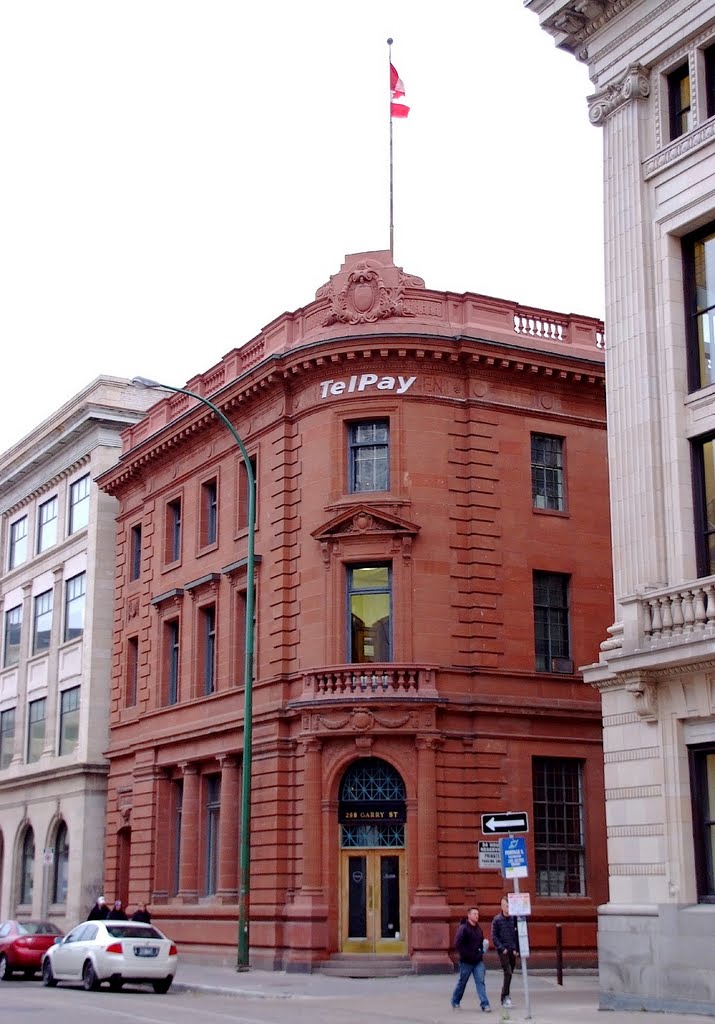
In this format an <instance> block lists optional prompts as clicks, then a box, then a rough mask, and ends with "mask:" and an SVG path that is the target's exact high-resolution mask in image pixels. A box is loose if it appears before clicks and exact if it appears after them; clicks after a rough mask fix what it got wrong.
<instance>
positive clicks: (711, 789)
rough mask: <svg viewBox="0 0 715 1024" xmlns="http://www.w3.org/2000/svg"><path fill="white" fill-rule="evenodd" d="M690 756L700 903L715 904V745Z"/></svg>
mask: <svg viewBox="0 0 715 1024" xmlns="http://www.w3.org/2000/svg"><path fill="white" fill-rule="evenodd" d="M688 754H689V757H690V789H691V801H692V809H693V837H694V843H695V848H694V852H695V878H696V883H697V891H698V901H699V902H700V903H715V744H712V743H709V744H707V745H703V746H697V747H690V748H689V751H688Z"/></svg>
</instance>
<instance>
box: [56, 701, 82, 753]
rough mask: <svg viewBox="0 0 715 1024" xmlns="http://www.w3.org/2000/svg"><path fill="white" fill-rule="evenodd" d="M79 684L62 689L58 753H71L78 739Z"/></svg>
mask: <svg viewBox="0 0 715 1024" xmlns="http://www.w3.org/2000/svg"><path fill="white" fill-rule="evenodd" d="M79 694H80V688H79V686H73V687H72V689H70V690H63V692H62V695H61V700H60V754H71V753H72V752H73V751H74V750H75V748H76V747H77V742H78V740H79Z"/></svg>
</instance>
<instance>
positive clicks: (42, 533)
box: [37, 496, 57, 555]
mask: <svg viewBox="0 0 715 1024" xmlns="http://www.w3.org/2000/svg"><path fill="white" fill-rule="evenodd" d="M56 543H57V496H55V497H54V498H50V500H49V501H44V502H43V503H42V504H41V505H40V507H39V509H38V510H37V553H38V555H39V554H41V552H43V551H47V549H48V548H51V547H52V545H53V544H56Z"/></svg>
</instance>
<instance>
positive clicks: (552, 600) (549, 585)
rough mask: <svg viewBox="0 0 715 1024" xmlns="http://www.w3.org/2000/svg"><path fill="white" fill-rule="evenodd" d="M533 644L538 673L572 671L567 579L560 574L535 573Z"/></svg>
mask: <svg viewBox="0 0 715 1024" xmlns="http://www.w3.org/2000/svg"><path fill="white" fill-rule="evenodd" d="M534 641H535V652H536V670H537V672H573V662H572V661H571V645H570V639H569V577H568V576H565V575H564V574H563V573H560V572H535V573H534Z"/></svg>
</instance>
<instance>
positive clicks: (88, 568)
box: [0, 377, 153, 928]
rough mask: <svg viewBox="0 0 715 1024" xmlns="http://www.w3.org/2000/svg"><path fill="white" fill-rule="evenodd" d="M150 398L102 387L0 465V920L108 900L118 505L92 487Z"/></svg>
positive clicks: (70, 913) (56, 917)
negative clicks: (108, 753)
mask: <svg viewBox="0 0 715 1024" xmlns="http://www.w3.org/2000/svg"><path fill="white" fill-rule="evenodd" d="M152 401H153V397H152V396H151V395H149V394H147V393H145V392H141V391H138V390H137V389H136V388H133V387H131V386H129V385H128V383H127V382H126V381H124V380H120V379H118V378H114V377H99V378H97V379H96V380H95V381H93V382H92V383H91V384H90V385H89V386H88V387H86V388H85V389H84V390H83V391H81V392H80V393H79V394H78V395H76V396H75V397H74V398H72V399H71V400H70V401H69V402H67V403H66V404H65V405H64V406H62V408H61V409H59V410H58V411H57V412H56V413H54V414H53V415H52V416H51V417H50V418H49V419H47V420H45V421H44V422H43V423H41V424H40V425H39V426H38V427H37V428H36V429H35V430H34V431H33V432H32V433H31V434H29V435H28V436H27V437H25V438H24V439H23V440H21V441H19V442H18V443H17V444H16V445H14V446H13V447H12V448H11V449H9V450H8V451H7V452H5V453H4V454H3V455H2V456H1V457H0V517H1V519H0V524H1V534H0V550H1V552H2V571H1V572H0V612H1V613H2V651H1V652H0V723H1V724H0V919H3V918H6V917H12V918H15V917H16V918H20V919H22V918H29V917H38V916H40V915H42V916H43V917H49V918H50V919H51V920H53V921H55V922H56V924H57V925H58V926H59V927H60V928H65V927H66V926H68V925H71V924H72V923H74V922H76V921H77V920H81V919H82V917H83V916H84V914H85V913H86V910H87V907H88V906H90V905H91V904H92V902H93V900H94V897H95V895H97V894H98V893H99V892H100V891H101V889H102V887H103V884H104V883H103V871H104V819H105V807H106V776H107V770H108V763H107V761H106V759H105V756H104V752H105V749H106V746H107V742H108V725H107V722H108V700H109V680H110V675H111V630H112V602H113V596H114V517H115V514H116V502H115V501H114V499H113V498H110V497H109V496H108V495H107V494H105V493H103V492H102V491H100V490H99V488H98V487H97V486H96V485H95V483H94V479H95V477H96V476H97V475H98V474H100V473H102V472H103V471H104V470H106V469H107V467H108V466H110V465H112V463H113V462H114V461H115V460H116V458H117V457H118V454H119V451H120V440H119V434H120V432H121V431H122V430H123V429H124V428H125V427H127V426H131V425H132V424H133V423H135V422H136V421H137V420H138V419H139V418H140V417H141V415H142V414H143V412H144V409H146V408H147V407H148V406H149V405H150V404H151V402H152Z"/></svg>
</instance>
